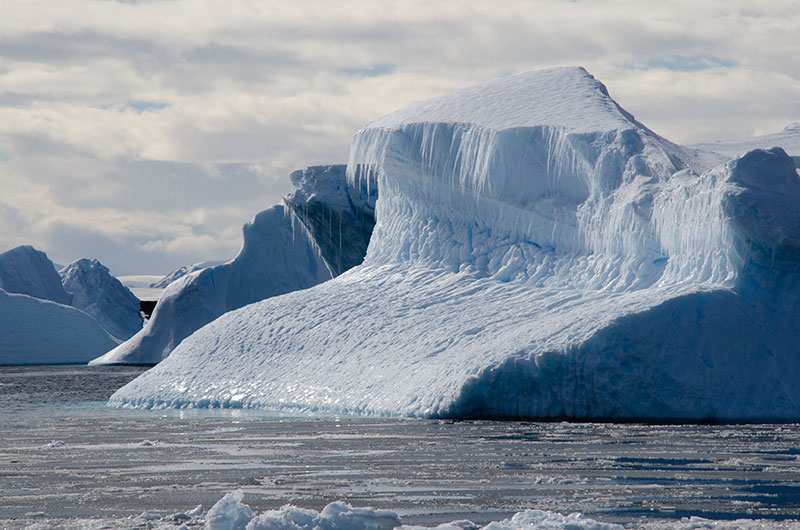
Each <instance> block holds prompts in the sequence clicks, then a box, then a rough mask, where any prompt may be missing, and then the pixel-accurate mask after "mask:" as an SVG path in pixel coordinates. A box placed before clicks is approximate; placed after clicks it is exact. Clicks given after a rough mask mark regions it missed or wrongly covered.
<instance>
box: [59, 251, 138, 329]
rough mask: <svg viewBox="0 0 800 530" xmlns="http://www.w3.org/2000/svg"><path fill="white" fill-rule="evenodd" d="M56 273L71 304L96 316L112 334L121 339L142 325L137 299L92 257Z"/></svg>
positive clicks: (82, 259) (78, 261) (93, 316)
mask: <svg viewBox="0 0 800 530" xmlns="http://www.w3.org/2000/svg"><path fill="white" fill-rule="evenodd" d="M58 274H59V275H60V276H61V282H62V285H63V286H64V290H65V291H67V292H68V293H70V294H71V295H72V306H73V307H77V308H78V309H80V310H82V311H83V312H84V313H86V314H88V315H89V316H91V317H92V318H94V319H95V320H97V322H99V323H100V325H101V326H103V328H104V329H105V330H106V331H108V332H109V333H110V334H111V335H112V336H114V337H116V338H117V339H119V340H121V341H124V340H127V339H129V338H131V337H132V336H133V334H134V333H136V332H137V331H139V330H140V329H142V324H143V322H144V319H143V318H142V314H141V312H140V311H139V299H138V298H136V297H135V296H134V295H133V293H132V292H131V291H130V290H129V289H128V288H127V287H125V286H124V285H122V283H121V282H120V281H119V280H118V279H116V278H114V277H113V276H111V274H110V273H109V271H108V268H107V267H106V266H105V265H103V264H102V263H100V262H99V261H97V260H96V259H87V258H81V259H79V260H77V261H74V262H73V263H71V264H69V265H67V266H66V267H64V268H63V269H61V270H60V271H59V272H58Z"/></svg>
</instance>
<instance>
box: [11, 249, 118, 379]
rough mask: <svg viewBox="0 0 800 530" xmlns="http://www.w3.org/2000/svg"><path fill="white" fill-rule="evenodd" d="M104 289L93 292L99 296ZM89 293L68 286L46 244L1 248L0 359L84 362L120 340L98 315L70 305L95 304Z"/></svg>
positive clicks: (40, 361) (20, 362) (15, 361)
mask: <svg viewBox="0 0 800 530" xmlns="http://www.w3.org/2000/svg"><path fill="white" fill-rule="evenodd" d="M101 266H102V265H101ZM106 272H108V269H106ZM109 278H111V277H110V276H109ZM101 291H102V289H99V290H97V289H95V290H93V291H92V293H91V294H92V295H97V296H98V301H99V300H100V299H101V298H104V296H103V295H102V293H101ZM86 294H89V293H86V292H82V293H80V294H79V295H78V296H77V298H76V297H74V296H73V294H72V293H70V292H67V291H66V290H65V289H64V287H63V285H62V282H61V277H60V276H59V274H58V272H56V269H55V266H54V265H53V262H52V261H50V259H49V258H48V257H47V255H46V254H45V253H44V252H42V251H41V250H36V249H35V248H33V247H31V246H27V245H26V246H21V247H17V248H14V249H11V250H8V251H6V252H3V253H0V314H2V315H3V316H2V318H0V365H3V364H51V363H85V362H88V361H90V360H91V359H94V358H95V357H97V356H98V355H101V354H102V353H104V352H107V351H108V350H110V349H111V348H114V347H115V346H117V345H118V344H119V341H117V340H116V339H115V338H114V337H112V336H111V335H109V334H108V332H107V331H106V330H105V329H103V327H102V326H101V324H100V323H99V322H98V321H97V320H95V319H94V318H92V316H90V315H88V314H86V313H85V312H83V311H81V310H80V309H76V308H75V307H70V306H71V305H73V303H74V302H76V301H77V302H78V304H75V305H80V304H81V303H83V302H86V303H87V304H91V303H92V302H90V301H89V299H88V298H89V297H87V296H84V295H86ZM112 305H115V304H112ZM100 313H102V311H101V312H100ZM98 315H99V313H98ZM100 316H102V315H100Z"/></svg>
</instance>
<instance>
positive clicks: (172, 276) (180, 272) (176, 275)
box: [149, 260, 225, 289]
mask: <svg viewBox="0 0 800 530" xmlns="http://www.w3.org/2000/svg"><path fill="white" fill-rule="evenodd" d="M223 263H225V262H224V261H217V260H211V261H201V262H200V263H195V264H193V265H184V266H183V267H179V268H177V269H175V270H174V271H172V272H170V273H169V274H167V275H166V276H164V277H163V278H161V279H160V280H158V281H156V282H153V283H151V284H149V285H150V289H166V288H167V286H169V284H171V283H172V282H174V281H176V280H179V279H181V278H183V277H184V276H186V275H188V274H191V273H193V272H197V271H201V270H203V269H207V268H209V267H215V266H217V265H222V264H223Z"/></svg>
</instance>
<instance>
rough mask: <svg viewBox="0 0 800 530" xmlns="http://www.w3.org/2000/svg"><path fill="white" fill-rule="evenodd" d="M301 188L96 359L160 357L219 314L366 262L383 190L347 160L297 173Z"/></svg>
mask: <svg viewBox="0 0 800 530" xmlns="http://www.w3.org/2000/svg"><path fill="white" fill-rule="evenodd" d="M291 179H292V183H293V185H294V191H293V192H292V193H290V194H289V195H288V196H287V197H286V198H285V199H284V204H282V205H277V206H273V207H272V208H270V209H268V210H265V211H263V212H261V213H259V214H258V215H256V217H255V218H254V219H253V220H252V221H251V222H250V223H248V224H247V225H245V226H244V228H243V232H244V242H243V245H242V249H241V251H240V252H239V255H238V256H236V258H234V259H233V260H231V261H229V262H228V263H224V264H220V265H216V266H213V267H206V268H203V269H200V270H197V271H195V272H192V273H190V274H187V275H185V276H183V277H180V278H179V279H177V280H175V281H173V282H171V283H170V284H169V285H168V286H167V288H166V289H165V291H164V293H163V294H162V295H161V298H160V299H159V301H158V304H157V305H156V308H155V311H154V312H153V315H152V317H151V318H150V320H149V321H148V322H147V324H146V325H145V327H144V328H143V329H142V330H141V331H140V332H139V333H137V334H136V335H134V336H133V337H132V338H131V339H130V340H128V341H127V342H125V343H123V344H121V345H120V346H119V347H117V348H115V349H114V350H112V351H110V352H108V353H106V354H105V355H103V356H102V357H100V358H98V359H95V360H94V361H92V363H93V364H112V363H127V364H155V363H158V362H159V361H161V360H162V359H164V358H165V357H167V356H168V355H169V354H170V352H171V351H172V350H173V349H174V348H175V347H176V346H178V344H180V343H181V341H182V340H183V339H185V338H186V337H188V336H189V335H191V334H192V333H193V332H194V331H195V330H197V329H199V328H201V327H202V326H204V325H205V324H207V323H209V322H211V321H212V320H214V319H216V318H217V317H219V316H220V315H222V314H224V313H226V312H228V311H232V310H234V309H237V308H240V307H242V306H245V305H247V304H251V303H253V302H257V301H259V300H263V299H265V298H269V297H273V296H277V295H281V294H285V293H288V292H291V291H296V290H302V289H306V288H308V287H311V286H313V285H316V284H318V283H320V282H323V281H326V280H329V279H330V278H331V277H332V276H335V275H337V274H338V273H339V272H341V271H342V270H344V268H349V267H352V266H353V265H356V264H358V263H360V262H361V260H362V259H363V257H364V252H365V251H366V244H367V242H368V241H369V232H371V228H372V225H371V224H370V221H371V220H372V219H373V217H372V215H373V214H372V212H373V211H374V204H375V198H376V193H375V192H374V190H367V189H366V184H364V186H363V187H364V189H361V187H360V186H355V187H351V186H349V185H348V184H347V182H346V174H345V166H344V165H338V166H335V165H334V166H314V167H310V168H308V169H306V170H303V171H297V172H294V173H293V174H292V176H291Z"/></svg>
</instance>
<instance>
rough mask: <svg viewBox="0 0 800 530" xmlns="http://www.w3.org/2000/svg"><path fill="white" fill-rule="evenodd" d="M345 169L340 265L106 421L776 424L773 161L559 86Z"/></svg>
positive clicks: (778, 340)
mask: <svg viewBox="0 0 800 530" xmlns="http://www.w3.org/2000/svg"><path fill="white" fill-rule="evenodd" d="M715 164H716V166H715V167H712V166H714V165H715ZM349 168H350V171H351V175H350V176H351V179H353V181H358V180H359V179H364V178H366V179H367V181H370V179H373V180H376V181H377V183H378V186H379V188H380V192H381V196H380V199H379V201H378V203H377V205H376V216H377V224H376V227H375V231H374V233H373V237H372V240H371V242H370V246H369V249H368V252H367V257H366V259H365V262H364V264H363V265H361V266H360V267H357V268H355V269H353V270H351V271H349V272H347V273H345V274H343V275H341V276H340V277H338V278H336V279H334V280H332V281H330V282H326V283H324V284H322V285H319V286H317V287H315V288H313V289H309V290H307V291H303V292H295V293H290V294H288V295H285V296H282V297H278V298H273V299H270V300H266V301H263V302H260V303H258V304H253V305H250V306H247V307H245V308H242V309H240V310H238V311H235V312H232V313H229V314H226V315H225V316H223V317H222V318H220V319H218V320H216V321H214V322H213V323H211V324H209V325H208V326H206V327H204V328H203V329H201V330H199V331H198V332H197V333H195V334H194V335H193V336H192V337H190V338H189V339H187V340H186V341H185V342H184V343H183V344H182V345H181V346H180V347H179V348H178V349H176V351H175V352H174V354H173V355H172V356H171V357H170V358H169V359H168V361H167V362H165V363H162V364H161V365H159V366H158V367H156V368H155V369H153V370H151V371H149V372H148V373H146V374H144V375H143V376H142V377H140V378H138V379H136V380H134V381H133V382H131V383H130V384H129V385H127V386H126V387H124V388H123V389H121V390H120V391H118V392H117V393H116V394H115V395H114V396H113V397H112V400H111V403H112V404H115V405H117V406H143V407H161V406H172V407H186V406H189V407H193V406H194V407H196V406H200V407H212V406H233V407H274V408H284V409H285V408H297V409H303V410H313V411H326V412H353V413H365V414H399V415H412V416H446V417H465V418H478V417H480V418H484V417H489V418H534V417H571V418H627V419H634V418H648V419H707V418H718V419H767V418H769V419H785V418H798V417H800V388H798V387H797V385H796V384H795V381H796V380H797V378H798V376H800V363H799V362H798V361H797V355H796V352H797V346H796V345H797V344H800V331H798V329H797V326H795V325H794V315H796V314H797V312H798V309H800V303H798V296H797V287H796V286H797V285H800V283H798V279H800V278H798V263H800V259H798V257H799V256H798V254H797V248H798V244H797V242H798V241H799V239H798V234H799V233H800V232H798V230H800V223H799V222H798V216H797V214H796V213H795V212H796V211H797V209H796V208H794V205H796V204H798V201H800V188H798V175H797V173H796V172H795V170H794V167H793V161H792V159H791V158H790V157H789V156H787V155H786V153H785V152H784V151H782V150H780V149H775V150H769V151H763V150H759V151H753V152H751V153H748V154H747V155H745V156H743V157H741V158H738V159H735V160H732V161H730V162H729V163H727V164H726V163H724V162H723V160H722V158H721V157H720V156H719V155H715V154H713V153H704V152H699V151H696V150H690V149H686V148H682V147H679V146H676V145H674V144H672V143H670V142H668V141H666V140H664V139H663V138H660V137H658V136H657V135H655V134H654V133H652V132H651V131H649V130H648V129H646V128H645V127H643V126H642V125H641V124H639V123H638V122H636V121H635V120H634V119H633V117H632V116H631V115H630V114H628V113H627V112H625V111H623V110H622V109H620V108H619V107H618V106H617V105H616V104H615V103H614V102H613V100H611V99H610V98H609V97H608V94H607V91H606V90H605V88H604V87H603V86H602V85H601V84H600V83H599V82H597V81H596V80H595V79H594V78H592V77H591V76H590V75H589V74H588V73H586V72H585V71H584V70H583V69H579V68H559V69H552V70H546V71H541V72H533V73H530V74H524V75H521V76H515V77H511V78H504V79H501V80H498V81H495V82H492V83H488V84H485V85H481V86H479V87H472V88H469V89H465V90H463V91H459V92H456V93H453V94H450V95H447V96H443V97H442V98H437V99H435V100H431V101H428V102H424V103H422V104H420V105H417V106H414V107H411V108H409V109H406V110H403V111H399V112H398V113H395V114H392V115H389V116H387V117H385V118H383V119H381V120H378V121H377V122H375V123H373V124H370V125H369V126H367V127H366V128H365V129H363V130H362V131H359V133H358V134H357V135H356V138H355V140H354V143H353V147H352V149H351V157H350V163H349Z"/></svg>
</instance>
